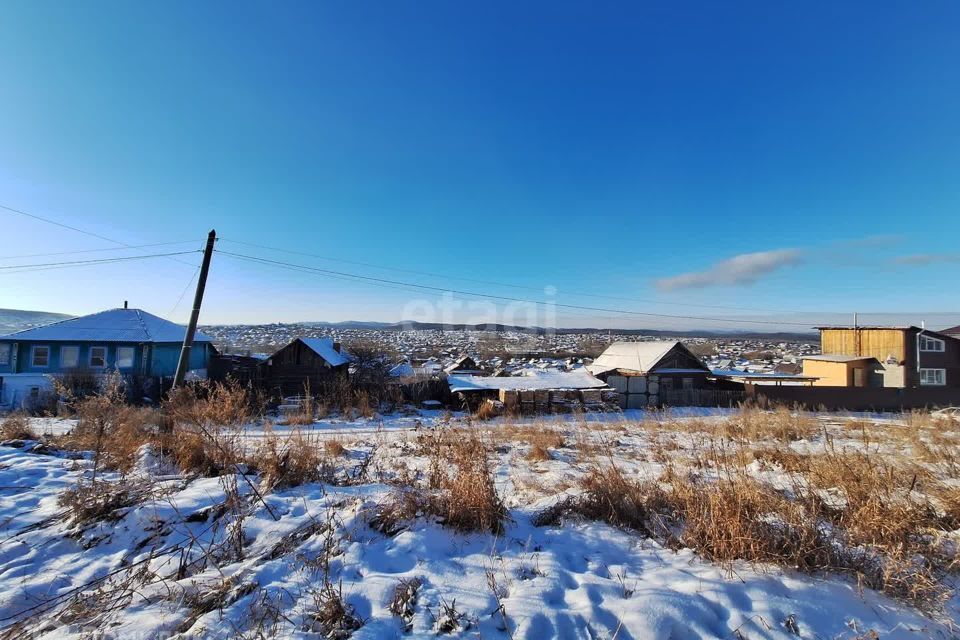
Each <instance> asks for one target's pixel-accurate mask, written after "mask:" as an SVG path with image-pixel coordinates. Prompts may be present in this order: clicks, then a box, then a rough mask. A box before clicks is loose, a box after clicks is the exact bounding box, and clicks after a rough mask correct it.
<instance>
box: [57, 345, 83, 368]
mask: <svg viewBox="0 0 960 640" xmlns="http://www.w3.org/2000/svg"><path fill="white" fill-rule="evenodd" d="M78 364H80V347H77V346H72V345H71V346H66V347H60V366H61V367H63V368H64V369H70V368H72V367H75V366H77V365H78Z"/></svg>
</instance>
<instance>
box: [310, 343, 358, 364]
mask: <svg viewBox="0 0 960 640" xmlns="http://www.w3.org/2000/svg"><path fill="white" fill-rule="evenodd" d="M300 341H301V342H303V344H305V345H307V346H308V347H309V348H310V349H311V350H312V351H313V352H314V353H315V354H317V355H318V356H320V357H321V358H323V359H324V360H326V361H327V362H329V363H330V366H331V367H338V366H340V365H342V364H346V363H348V362H350V359H349V358H347V356H346V355H345V354H344V353H342V352H341V351H338V350H337V349H336V347H334V344H333V340H331V339H330V338H300Z"/></svg>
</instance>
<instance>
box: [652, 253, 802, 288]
mask: <svg viewBox="0 0 960 640" xmlns="http://www.w3.org/2000/svg"><path fill="white" fill-rule="evenodd" d="M802 261H803V252H802V251H801V250H800V249H777V250H774V251H759V252H757V253H743V254H741V255H738V256H734V257H732V258H729V259H728V260H723V261H721V262H718V263H716V264H715V265H713V266H712V267H710V268H709V269H707V270H706V271H694V272H691V273H681V274H680V275H676V276H670V277H669V278H661V279H659V280H656V281H655V282H654V284H655V285H656V287H657V288H658V289H660V290H662V291H674V290H676V289H703V288H706V287H719V286H733V285H745V284H753V283H754V282H756V281H757V280H759V279H760V278H762V277H763V276H766V275H769V274H771V273H773V272H774V271H777V270H779V269H782V268H784V267H789V266H793V265H796V264H799V263H800V262H802Z"/></svg>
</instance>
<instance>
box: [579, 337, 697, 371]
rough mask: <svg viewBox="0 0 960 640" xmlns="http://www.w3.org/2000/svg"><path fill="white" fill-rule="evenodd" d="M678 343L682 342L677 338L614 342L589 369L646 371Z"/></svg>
mask: <svg viewBox="0 0 960 640" xmlns="http://www.w3.org/2000/svg"><path fill="white" fill-rule="evenodd" d="M678 344H680V342H679V341H676V340H672V341H671V340H657V341H652V342H614V343H613V344H611V345H610V346H609V347H607V348H606V349H605V350H604V352H603V353H601V354H600V356H599V357H598V358H597V359H596V360H594V361H593V363H592V364H590V365H587V369H589V370H590V373H593V374H599V373H604V372H607V371H614V370H616V369H624V370H626V371H636V372H637V373H646V372H648V371H650V369H652V368H653V367H655V366H656V365H657V363H658V362H660V360H661V359H662V358H663V356H665V355H667V353H669V352H670V350H671V349H673V348H674V347H675V346H677V345H678Z"/></svg>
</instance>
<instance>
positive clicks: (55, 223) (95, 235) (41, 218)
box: [0, 204, 194, 267]
mask: <svg viewBox="0 0 960 640" xmlns="http://www.w3.org/2000/svg"><path fill="white" fill-rule="evenodd" d="M0 209H5V210H6V211H9V212H11V213H16V214H19V215H21V216H26V217H27V218H32V219H33V220H39V221H40V222H46V223H47V224H52V225H53V226H55V227H60V228H62V229H69V230H70V231H76V232H77V233H82V234H83V235H85V236H90V237H91V238H97V239H99V240H105V241H106V242H110V243H112V244H118V245H120V246H122V247H125V248H127V249H135V248H136V247H135V246H134V245H131V244H127V243H126V242H121V241H120V240H114V239H113V238H108V237H106V236H102V235H100V234H99V233H93V232H92V231H85V230H84V229H80V228H78V227H74V226H71V225H69V224H64V223H63V222H58V221H56V220H51V219H50V218H45V217H44V216H40V215H37V214H35V213H30V212H28V211H24V210H23V209H16V208H14V207H9V206H7V205H5V204H0ZM170 259H171V260H173V261H174V262H179V263H180V264H186V265H189V266H191V267H192V266H194V265H192V264H190V263H189V262H184V261H183V260H177V259H176V258H170Z"/></svg>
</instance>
